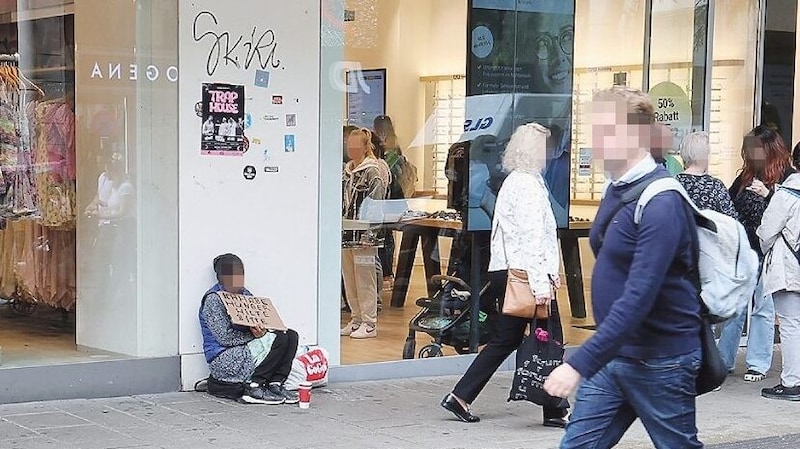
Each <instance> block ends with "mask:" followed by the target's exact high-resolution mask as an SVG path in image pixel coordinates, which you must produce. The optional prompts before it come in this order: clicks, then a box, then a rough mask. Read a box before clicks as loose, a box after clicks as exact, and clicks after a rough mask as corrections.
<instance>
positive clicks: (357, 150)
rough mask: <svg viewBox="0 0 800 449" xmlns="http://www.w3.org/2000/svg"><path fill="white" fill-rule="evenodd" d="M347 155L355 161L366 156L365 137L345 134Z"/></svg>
mask: <svg viewBox="0 0 800 449" xmlns="http://www.w3.org/2000/svg"><path fill="white" fill-rule="evenodd" d="M347 157H349V158H350V159H353V160H356V161H362V160H364V158H366V157H367V142H366V138H365V137H362V136H360V135H353V134H351V135H349V136H347Z"/></svg>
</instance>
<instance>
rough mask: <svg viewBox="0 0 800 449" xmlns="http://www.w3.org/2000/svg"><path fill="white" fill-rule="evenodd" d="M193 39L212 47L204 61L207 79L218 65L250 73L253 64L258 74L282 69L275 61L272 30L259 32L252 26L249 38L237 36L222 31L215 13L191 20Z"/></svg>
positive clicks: (201, 13)
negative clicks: (262, 71)
mask: <svg viewBox="0 0 800 449" xmlns="http://www.w3.org/2000/svg"><path fill="white" fill-rule="evenodd" d="M192 38H193V39H194V41H195V42H202V41H204V40H205V41H207V42H210V43H211V46H210V47H209V49H208V57H207V59H206V73H208V76H212V75H214V72H216V71H217V68H218V67H219V65H220V63H222V64H223V65H225V66H228V65H232V66H234V67H236V68H238V69H244V70H249V69H250V67H251V66H252V65H253V63H254V62H256V63H257V64H258V67H259V68H260V69H261V70H266V69H267V68H268V67H272V68H273V69H277V68H278V67H280V65H281V61H280V59H277V58H276V57H275V51H276V50H277V48H278V41H277V39H276V37H275V31H273V30H271V29H267V30H259V29H258V27H256V26H254V27H253V29H252V30H251V31H250V35H249V36H245V35H244V34H240V35H238V36H237V35H236V34H231V32H230V31H227V30H225V29H224V28H222V27H221V26H220V25H219V21H218V20H217V17H216V16H215V15H214V13H212V12H210V11H203V12H200V13H198V14H197V16H195V18H194V23H193V24H192Z"/></svg>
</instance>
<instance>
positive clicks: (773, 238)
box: [756, 173, 800, 401]
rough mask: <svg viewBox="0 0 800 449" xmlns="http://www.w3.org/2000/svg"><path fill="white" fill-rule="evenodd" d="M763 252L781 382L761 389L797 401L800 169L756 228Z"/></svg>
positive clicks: (799, 392) (799, 397)
mask: <svg viewBox="0 0 800 449" xmlns="http://www.w3.org/2000/svg"><path fill="white" fill-rule="evenodd" d="M756 234H758V238H759V240H760V242H761V250H762V251H763V252H764V272H763V275H762V276H763V279H764V293H765V294H770V293H771V294H772V297H773V299H774V301H775V313H776V315H777V317H778V319H779V320H780V324H779V329H780V334H781V355H782V357H783V370H782V372H781V383H779V384H778V385H776V386H774V387H772V388H764V389H762V390H761V395H762V396H764V397H765V398H770V399H784V400H790V401H800V262H798V256H797V252H798V251H800V173H795V174H792V175H789V177H788V178H786V181H784V183H783V184H782V185H780V186H778V188H777V189H776V190H775V193H774V195H773V197H772V200H771V201H770V203H769V206H767V210H766V211H764V216H763V218H762V220H761V226H759V227H758V230H757V231H756Z"/></svg>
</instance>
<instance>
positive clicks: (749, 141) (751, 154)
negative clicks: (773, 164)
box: [744, 136, 767, 172]
mask: <svg viewBox="0 0 800 449" xmlns="http://www.w3.org/2000/svg"><path fill="white" fill-rule="evenodd" d="M744 151H745V155H746V157H747V159H748V160H749V161H750V163H751V164H752V166H753V169H755V170H756V171H759V172H761V171H763V170H764V167H766V165H767V151H766V150H765V149H764V143H763V142H762V141H761V139H759V138H758V137H755V136H746V137H745V138H744Z"/></svg>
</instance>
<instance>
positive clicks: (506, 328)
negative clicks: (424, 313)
mask: <svg viewBox="0 0 800 449" xmlns="http://www.w3.org/2000/svg"><path fill="white" fill-rule="evenodd" d="M549 135H550V131H548V130H547V128H545V127H543V126H541V125H539V124H538V123H528V124H526V125H522V126H520V127H519V128H517V130H516V131H515V132H514V134H513V135H512V136H511V141H510V142H509V143H508V146H507V147H506V150H505V153H504V154H503V156H502V158H503V159H502V165H503V168H504V170H505V171H507V172H509V174H508V177H506V179H505V181H504V182H503V185H502V187H501V188H500V192H499V193H498V195H497V202H496V203H495V210H494V217H493V220H492V239H491V259H490V262H489V282H490V286H489V290H488V291H487V292H486V294H487V299H497V300H498V302H500V303H502V301H503V297H504V296H505V287H506V277H507V273H508V270H510V269H515V270H523V271H525V272H526V273H527V275H528V279H529V282H530V287H531V291H532V293H533V295H534V297H535V298H536V302H537V304H551V314H552V315H553V316H552V317H551V320H552V324H551V328H552V331H553V333H554V338H555V339H556V340H558V341H562V342H563V336H562V329H561V323H560V318H559V316H558V307H557V305H556V303H555V301H553V302H552V303H551V300H552V299H553V297H554V295H553V284H555V285H556V287H557V286H558V285H559V283H560V281H559V277H558V273H559V263H558V254H559V253H558V242H557V238H556V220H555V217H554V216H553V210H552V208H551V206H550V200H549V194H548V191H547V187H546V186H545V183H544V178H543V177H542V170H543V169H544V167H545V162H546V149H545V146H546V141H547V137H548V136H549ZM501 310H502V307H501ZM545 321H546V320H545ZM530 322H531V319H528V318H519V317H515V316H509V315H502V314H501V315H498V317H497V319H496V325H495V332H494V334H493V335H492V339H491V341H489V343H488V344H487V345H486V347H485V348H483V350H482V351H481V352H480V354H478V356H477V357H476V358H475V360H474V361H473V362H472V365H470V367H469V369H467V372H466V373H465V374H464V376H463V377H462V378H461V380H459V381H458V383H457V384H456V386H455V388H453V391H452V392H451V393H449V394H448V395H447V396H445V397H444V399H443V400H442V402H441V406H442V407H444V408H445V409H447V410H448V411H450V412H452V413H453V414H454V415H455V416H456V417H457V418H458V419H460V420H462V421H464V422H478V421H480V418H478V417H477V416H475V415H473V414H472V413H471V412H470V410H469V405H470V404H471V403H472V402H473V401H474V400H475V398H476V397H477V396H478V394H479V393H480V392H481V390H483V388H484V386H485V385H486V383H487V382H489V379H490V378H491V377H492V375H493V374H494V373H495V371H497V368H498V367H499V366H500V364H501V363H503V361H504V360H505V359H506V358H507V357H508V356H509V355H510V354H511V353H512V352H513V351H514V350H515V349H517V348H518V347H519V346H520V344H521V343H522V339H523V338H524V337H525V329H526V328H527V327H528V324H530ZM536 325H537V326H538V327H547V323H546V322H544V323H541V322H539V321H538V320H537V323H536ZM564 416H566V409H564V408H552V409H551V408H545V409H544V421H543V423H544V425H545V426H548V427H564V426H565V425H566V421H565V420H564Z"/></svg>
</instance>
